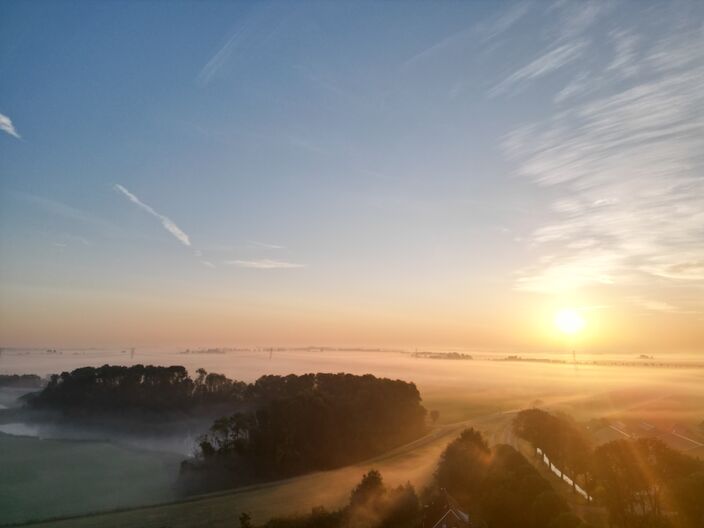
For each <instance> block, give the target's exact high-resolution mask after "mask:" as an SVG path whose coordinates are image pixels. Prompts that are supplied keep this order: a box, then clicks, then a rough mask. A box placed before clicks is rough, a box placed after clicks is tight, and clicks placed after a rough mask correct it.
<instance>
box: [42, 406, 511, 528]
mask: <svg viewBox="0 0 704 528" xmlns="http://www.w3.org/2000/svg"><path fill="white" fill-rule="evenodd" d="M501 420H502V416H501V415H500V414H492V415H489V416H485V417H482V418H477V419H476V420H472V423H471V425H474V426H475V427H478V428H480V429H482V430H484V431H485V432H487V433H489V432H490V430H491V429H492V428H494V427H496V426H497V424H499V423H500V421H501ZM468 425H470V423H468V422H460V423H456V424H449V425H443V426H440V427H437V428H435V429H434V430H433V431H432V432H431V433H430V434H429V435H427V436H425V437H423V438H421V439H419V440H416V441H415V442H412V443H410V444H408V445H405V446H403V447H401V448H398V449H395V450H393V451H391V452H389V453H387V454H385V455H383V456H381V457H377V458H375V459H372V460H368V461H365V462H363V463H360V464H355V465H352V466H348V467H345V468H341V469H337V470H333V471H324V472H317V473H312V474H309V475H304V476H301V477H296V478H292V479H288V480H284V481H277V482H272V483H267V484H263V485H256V486H249V487H245V488H239V489H237V490H233V491H228V492H221V493H215V494H209V495H203V496H200V497H195V498H193V499H190V500H187V501H179V502H174V503H170V504H161V505H156V506H150V507H144V508H135V509H129V510H123V511H114V512H110V513H102V514H96V515H90V516H84V517H77V518H70V519H63V520H60V519H57V520H54V521H50V522H41V523H33V524H32V526H36V527H42V528H118V527H124V526H140V527H143V528H186V527H193V526H209V527H213V528H219V527H223V528H224V527H228V528H231V527H232V526H236V525H237V518H238V517H239V515H240V514H241V513H242V512H248V513H250V514H251V515H252V518H253V520H254V521H255V522H262V521H265V520H267V519H269V518H271V517H276V516H286V515H293V514H296V513H307V512H309V511H310V510H311V508H313V507H315V506H320V505H322V506H325V507H327V508H336V507H339V506H341V505H342V504H344V503H346V501H347V499H348V498H349V493H350V491H351V489H352V488H353V487H354V486H355V485H356V484H357V483H358V482H359V480H360V479H361V477H362V475H363V474H364V473H365V472H367V471H369V470H370V469H372V468H375V469H378V470H379V471H381V473H382V475H383V476H384V479H385V481H386V482H387V483H388V484H390V485H399V484H403V483H405V482H407V481H410V482H411V483H412V484H414V485H415V486H416V487H418V488H421V487H422V486H423V485H424V484H425V483H426V482H427V481H428V479H429V478H430V477H431V476H432V473H433V471H434V470H435V465H436V463H437V460H438V457H439V455H440V453H441V452H442V450H443V449H444V448H445V446H446V445H447V443H448V442H449V441H450V440H452V439H453V438H455V436H456V435H457V434H458V433H459V431H460V430H462V429H463V428H464V427H466V426H468Z"/></svg>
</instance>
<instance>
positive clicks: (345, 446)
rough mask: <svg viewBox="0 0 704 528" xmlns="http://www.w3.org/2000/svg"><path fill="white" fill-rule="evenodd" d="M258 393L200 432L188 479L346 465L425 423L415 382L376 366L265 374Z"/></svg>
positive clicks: (415, 433) (219, 481) (218, 481)
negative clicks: (361, 370) (363, 371)
mask: <svg viewBox="0 0 704 528" xmlns="http://www.w3.org/2000/svg"><path fill="white" fill-rule="evenodd" d="M251 394H252V397H251V399H250V400H249V401H250V402H251V403H252V405H251V406H250V407H249V408H247V409H246V410H242V411H239V412H236V413H234V414H232V415H229V416H224V417H221V418H219V419H217V420H215V422H214V423H213V425H212V426H211V428H210V430H209V431H208V432H207V433H206V434H205V435H203V436H202V437H201V438H200V440H199V447H198V451H197V453H196V458H195V460H191V461H186V462H184V464H183V465H182V476H183V478H184V479H186V480H185V482H186V483H187V487H189V486H196V487H203V486H205V487H209V488H216V487H222V486H226V485H235V484H238V483H241V482H242V481H247V480H251V479H252V478H256V477H260V478H261V477H262V476H265V477H266V478H269V477H279V476H289V475H295V474H299V473H302V472H305V471H312V470H320V469H330V468H335V467H340V466H344V465H347V464H350V463H352V462H356V461H359V460H362V459H364V458H369V457H372V456H375V455H378V454H381V453H384V452H385V451H388V450H390V449H392V448H394V447H397V446H399V445H401V444H403V443H406V442H409V441H411V440H414V439H416V438H418V437H419V436H420V435H422V434H423V433H424V431H425V428H426V424H425V421H426V420H425V417H426V410H425V408H424V407H423V406H422V405H421V397H420V393H419V392H418V389H417V388H416V386H415V385H414V384H413V383H407V382H404V381H399V380H390V379H385V378H376V377H375V376H372V375H369V374H368V375H364V376H355V375H352V374H305V375H302V376H296V375H289V376H263V377H261V378H259V379H258V380H257V381H256V382H255V383H254V384H253V385H252V387H251ZM189 480H190V481H191V484H188V481H189Z"/></svg>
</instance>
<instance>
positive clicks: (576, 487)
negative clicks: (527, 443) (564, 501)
mask: <svg viewBox="0 0 704 528" xmlns="http://www.w3.org/2000/svg"><path fill="white" fill-rule="evenodd" d="M535 450H536V451H537V452H538V454H539V455H542V456H543V462H544V463H545V465H546V466H548V467H549V468H550V471H552V472H553V473H555V475H557V476H558V477H560V479H562V480H564V481H565V482H567V484H569V485H570V486H572V487H573V488H574V490H575V491H576V492H577V493H579V494H580V495H581V496H582V497H584V498H585V499H587V501H589V502H591V501H593V500H594V499H593V498H592V497H591V496H590V495H589V493H587V492H586V491H584V490H583V489H582V488H581V487H580V485H579V484H576V483H575V482H574V481H573V480H572V479H571V478H570V477H568V476H567V475H566V474H565V473H564V472H563V471H561V470H560V468H558V467H557V466H556V465H555V464H553V463H552V462H550V459H549V458H548V456H547V455H546V454H545V453H543V450H542V449H540V448H539V447H536V448H535Z"/></svg>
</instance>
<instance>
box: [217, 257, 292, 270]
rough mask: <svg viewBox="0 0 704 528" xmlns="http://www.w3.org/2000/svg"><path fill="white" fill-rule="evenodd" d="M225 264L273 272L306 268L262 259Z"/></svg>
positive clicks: (233, 261)
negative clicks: (275, 270) (274, 270)
mask: <svg viewBox="0 0 704 528" xmlns="http://www.w3.org/2000/svg"><path fill="white" fill-rule="evenodd" d="M225 264H229V265H231V266H238V267H240V268H250V269H260V270H272V269H292V268H304V267H305V266H304V265H303V264H295V263H293V262H284V261H281V260H271V259H260V260H228V261H226V262H225Z"/></svg>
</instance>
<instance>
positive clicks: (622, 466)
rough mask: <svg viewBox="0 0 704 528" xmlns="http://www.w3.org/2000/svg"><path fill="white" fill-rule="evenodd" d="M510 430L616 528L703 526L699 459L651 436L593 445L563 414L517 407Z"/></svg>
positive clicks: (703, 475)
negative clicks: (568, 476)
mask: <svg viewBox="0 0 704 528" xmlns="http://www.w3.org/2000/svg"><path fill="white" fill-rule="evenodd" d="M514 430H515V432H516V434H517V435H518V436H519V437H521V438H523V439H525V440H526V441H528V442H529V443H530V444H531V445H532V446H533V447H534V448H539V449H541V450H542V451H543V452H544V453H545V454H546V455H547V456H548V457H549V458H550V460H551V461H552V462H553V463H554V464H555V465H557V466H558V467H560V468H562V469H564V470H566V471H567V472H571V473H572V475H571V477H572V479H573V480H575V481H579V483H580V485H582V487H583V488H584V489H585V490H586V491H587V492H588V493H589V494H590V495H591V496H593V497H595V499H596V500H597V501H598V502H599V503H600V504H602V505H603V506H605V507H606V509H607V511H608V513H609V520H610V522H611V523H612V525H613V526H617V527H619V528H641V527H646V528H670V527H672V528H698V527H701V526H704V463H702V461H701V460H699V459H696V458H693V457H690V456H687V455H685V454H684V453H681V452H679V451H676V450H674V449H671V448H670V447H668V446H667V445H666V444H664V443H663V442H662V441H661V440H659V439H657V438H654V437H643V438H637V439H623V440H615V441H612V442H608V443H606V444H603V445H600V446H598V447H594V446H592V445H590V443H589V441H588V439H587V437H586V435H585V434H584V432H583V431H582V430H581V429H580V428H579V427H578V426H577V425H576V424H575V423H574V422H572V420H570V419H569V417H566V416H555V415H551V414H549V413H547V412H545V411H543V410H540V409H528V410H524V411H521V412H520V413H519V414H518V415H517V416H516V418H515V421H514Z"/></svg>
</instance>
